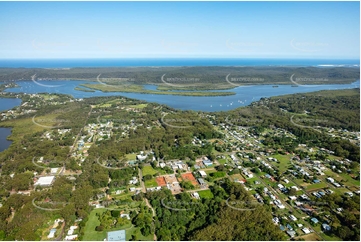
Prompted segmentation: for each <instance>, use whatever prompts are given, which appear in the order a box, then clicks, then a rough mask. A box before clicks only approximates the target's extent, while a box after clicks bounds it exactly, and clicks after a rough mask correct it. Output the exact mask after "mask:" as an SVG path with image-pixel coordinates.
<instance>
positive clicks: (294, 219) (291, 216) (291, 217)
mask: <svg viewBox="0 0 361 242" xmlns="http://www.w3.org/2000/svg"><path fill="white" fill-rule="evenodd" d="M288 217H289V218H290V219H291V220H292V221H297V218H296V217H295V216H294V215H292V214H291V215H290V216H288Z"/></svg>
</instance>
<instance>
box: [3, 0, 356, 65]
mask: <svg viewBox="0 0 361 242" xmlns="http://www.w3.org/2000/svg"><path fill="white" fill-rule="evenodd" d="M0 33H1V34H0V59H8V58H14V59H21V58H34V59H37V58H168V57H174V58H179V57H187V58H197V57H198V58H208V57H212V58H304V59H305V58H306V59H315V58H330V59H359V57H360V3H359V2H0Z"/></svg>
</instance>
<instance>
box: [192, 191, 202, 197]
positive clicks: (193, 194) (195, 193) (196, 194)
mask: <svg viewBox="0 0 361 242" xmlns="http://www.w3.org/2000/svg"><path fill="white" fill-rule="evenodd" d="M191 196H192V197H194V198H195V199H201V197H200V196H199V194H198V192H193V193H191Z"/></svg>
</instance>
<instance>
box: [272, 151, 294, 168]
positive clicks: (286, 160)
mask: <svg viewBox="0 0 361 242" xmlns="http://www.w3.org/2000/svg"><path fill="white" fill-rule="evenodd" d="M291 157H292V156H291V155H274V156H273V158H276V159H277V160H278V161H279V162H280V163H277V162H272V164H273V165H274V166H275V167H277V168H278V169H279V170H280V172H285V171H286V170H287V168H288V166H289V165H291V162H290V160H291Z"/></svg>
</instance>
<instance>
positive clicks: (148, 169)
mask: <svg viewBox="0 0 361 242" xmlns="http://www.w3.org/2000/svg"><path fill="white" fill-rule="evenodd" d="M142 173H143V176H146V175H151V176H153V175H154V174H157V173H158V172H157V171H156V170H154V169H153V167H151V166H144V167H143V168H142Z"/></svg>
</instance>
